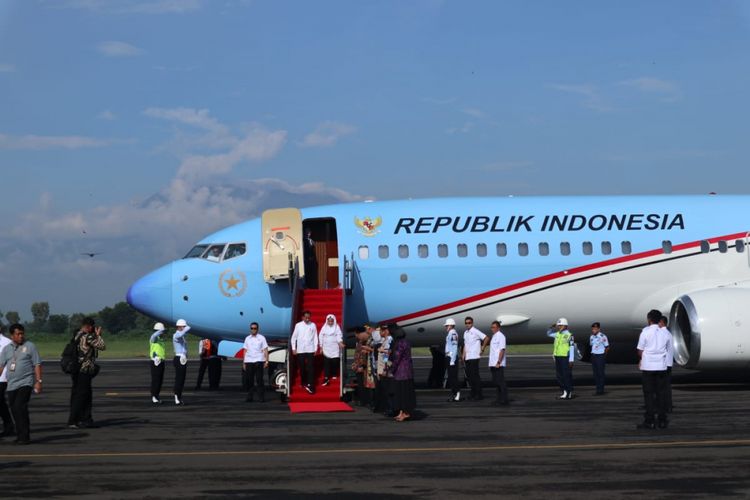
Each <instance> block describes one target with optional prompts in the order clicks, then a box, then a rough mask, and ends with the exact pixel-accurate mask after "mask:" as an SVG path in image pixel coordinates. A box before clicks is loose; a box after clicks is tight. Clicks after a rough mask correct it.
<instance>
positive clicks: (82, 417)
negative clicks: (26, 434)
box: [68, 318, 106, 429]
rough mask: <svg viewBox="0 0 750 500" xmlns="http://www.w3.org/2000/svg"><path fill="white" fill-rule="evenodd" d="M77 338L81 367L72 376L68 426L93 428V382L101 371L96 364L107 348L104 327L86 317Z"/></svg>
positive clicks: (72, 427)
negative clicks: (100, 354)
mask: <svg viewBox="0 0 750 500" xmlns="http://www.w3.org/2000/svg"><path fill="white" fill-rule="evenodd" d="M75 340H76V343H77V348H78V361H79V364H80V369H79V370H78V372H77V373H73V374H71V376H70V377H71V379H72V381H73V385H72V387H71V388H70V416H69V417H68V427H70V428H71V429H81V428H93V427H96V424H94V419H93V417H92V416H91V409H92V405H93V389H92V387H91V382H92V381H93V380H94V377H96V375H97V374H98V373H99V365H97V364H96V358H97V357H98V355H99V351H103V350H104V349H106V346H105V345H104V339H103V338H102V327H101V326H96V323H95V322H94V318H84V320H83V322H82V323H81V329H80V330H79V331H78V333H76V336H75Z"/></svg>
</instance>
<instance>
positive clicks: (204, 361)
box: [175, 358, 210, 393]
mask: <svg viewBox="0 0 750 500" xmlns="http://www.w3.org/2000/svg"><path fill="white" fill-rule="evenodd" d="M206 369H208V358H201V364H200V366H199V367H198V379H197V380H196V381H195V388H196V389H200V388H201V386H202V385H203V376H204V375H205V374H206ZM209 380H210V374H209ZM176 392H177V391H175V393H176Z"/></svg>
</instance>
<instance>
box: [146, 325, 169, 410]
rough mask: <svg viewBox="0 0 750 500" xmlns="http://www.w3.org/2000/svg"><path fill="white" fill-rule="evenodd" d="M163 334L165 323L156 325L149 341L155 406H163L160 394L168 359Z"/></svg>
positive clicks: (152, 396) (152, 391) (152, 395)
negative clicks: (165, 363)
mask: <svg viewBox="0 0 750 500" xmlns="http://www.w3.org/2000/svg"><path fill="white" fill-rule="evenodd" d="M162 333H164V323H156V324H155V325H154V333H153V334H152V335H151V338H150V339H149V341H148V342H149V346H148V357H149V358H150V359H151V363H150V364H151V402H152V403H153V404H155V405H158V404H161V399H159V393H160V392H161V386H162V383H163V382H164V366H165V365H164V360H165V359H166V358H167V349H166V347H165V342H164V338H162V336H161V334H162Z"/></svg>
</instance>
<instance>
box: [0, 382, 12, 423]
mask: <svg viewBox="0 0 750 500" xmlns="http://www.w3.org/2000/svg"><path fill="white" fill-rule="evenodd" d="M7 388H8V382H0V418H2V419H3V431H10V430H12V429H13V419H11V418H10V410H9V409H8V403H6V402H5V389H7Z"/></svg>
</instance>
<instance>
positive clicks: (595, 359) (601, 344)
mask: <svg viewBox="0 0 750 500" xmlns="http://www.w3.org/2000/svg"><path fill="white" fill-rule="evenodd" d="M589 345H590V346H591V369H592V371H593V372H594V384H596V392H595V393H594V395H596V396H601V395H602V394H604V370H605V366H606V364H607V361H606V355H607V352H609V339H607V336H606V335H604V332H602V328H601V324H599V322H598V321H597V322H595V323H593V324H592V325H591V337H589Z"/></svg>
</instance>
